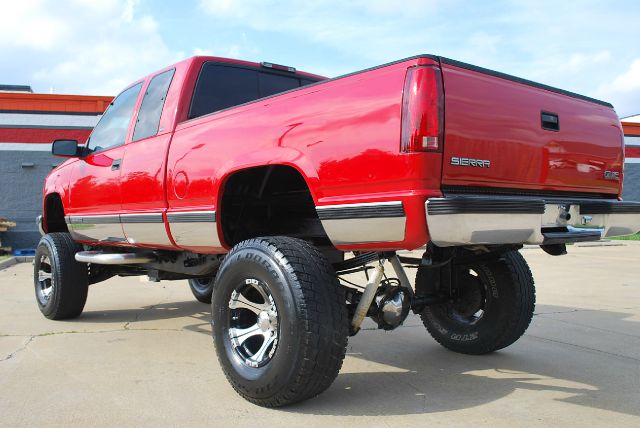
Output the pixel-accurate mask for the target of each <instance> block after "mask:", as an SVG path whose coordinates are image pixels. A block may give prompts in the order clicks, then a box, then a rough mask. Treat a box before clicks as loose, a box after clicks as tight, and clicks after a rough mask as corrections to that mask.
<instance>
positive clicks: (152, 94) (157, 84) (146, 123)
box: [133, 70, 175, 141]
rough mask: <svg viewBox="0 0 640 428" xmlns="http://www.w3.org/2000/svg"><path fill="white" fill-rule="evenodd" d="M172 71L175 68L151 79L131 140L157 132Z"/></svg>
mask: <svg viewBox="0 0 640 428" xmlns="http://www.w3.org/2000/svg"><path fill="white" fill-rule="evenodd" d="M174 72H175V70H169V71H165V72H164V73H161V74H158V75H157V76H155V77H154V78H153V79H151V82H150V83H149V86H148V87H147V91H146V92H145V94H144V98H143V100H142V105H141V106H140V111H139V112H138V119H137V121H136V128H135V131H133V141H137V140H141V139H143V138H147V137H151V136H154V135H156V134H157V133H158V126H159V125H160V116H161V115H162V107H163V106H164V100H165V98H166V97H167V92H168V91H169V85H171V79H173V73H174Z"/></svg>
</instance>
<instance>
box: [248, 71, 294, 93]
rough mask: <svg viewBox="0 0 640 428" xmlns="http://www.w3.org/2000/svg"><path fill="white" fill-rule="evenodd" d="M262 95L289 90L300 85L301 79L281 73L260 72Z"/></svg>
mask: <svg viewBox="0 0 640 428" xmlns="http://www.w3.org/2000/svg"><path fill="white" fill-rule="evenodd" d="M259 76H260V77H259V79H258V80H259V81H260V97H268V96H269V95H273V94H277V93H279V92H284V91H288V90H290V89H294V88H297V87H299V86H300V80H299V79H297V78H291V77H289V76H281V75H279V74H270V73H259Z"/></svg>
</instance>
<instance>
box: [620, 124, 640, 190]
mask: <svg viewBox="0 0 640 428" xmlns="http://www.w3.org/2000/svg"><path fill="white" fill-rule="evenodd" d="M622 129H623V131H624V145H625V163H624V187H623V190H622V199H624V200H627V201H640V123H635V122H625V121H624V120H623V121H622Z"/></svg>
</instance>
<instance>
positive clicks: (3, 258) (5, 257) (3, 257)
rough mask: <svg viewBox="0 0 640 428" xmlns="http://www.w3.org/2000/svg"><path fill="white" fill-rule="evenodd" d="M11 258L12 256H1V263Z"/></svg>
mask: <svg viewBox="0 0 640 428" xmlns="http://www.w3.org/2000/svg"><path fill="white" fill-rule="evenodd" d="M9 257H11V256H0V262H1V261H3V260H5V259H8V258H9Z"/></svg>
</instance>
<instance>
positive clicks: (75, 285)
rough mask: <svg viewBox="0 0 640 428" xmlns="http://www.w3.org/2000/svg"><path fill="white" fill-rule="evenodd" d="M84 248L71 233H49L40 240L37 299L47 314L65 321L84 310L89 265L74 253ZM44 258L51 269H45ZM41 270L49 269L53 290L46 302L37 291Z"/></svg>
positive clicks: (36, 286) (38, 285)
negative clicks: (76, 258)
mask: <svg viewBox="0 0 640 428" xmlns="http://www.w3.org/2000/svg"><path fill="white" fill-rule="evenodd" d="M81 250H82V247H81V246H80V245H78V244H77V243H76V242H75V241H74V240H73V239H72V238H71V235H69V234H68V233H49V234H47V235H44V236H43V237H42V239H40V242H39V243H38V247H37V249H36V255H35V258H34V263H33V269H34V286H35V292H36V302H37V303H38V307H39V308H40V312H42V314H43V315H44V316H45V317H47V318H49V319H52V320H62V319H68V318H75V317H77V316H78V315H80V314H81V313H82V310H83V309H84V304H85V302H86V301H87V293H88V288H89V280H88V270H87V265H86V264H85V263H79V262H77V261H76V260H75V254H76V253H77V252H78V251H81ZM44 260H48V261H49V262H50V263H49V266H50V269H46V266H47V264H46V263H45V262H44ZM41 268H42V269H41ZM41 270H43V271H44V270H50V283H49V284H51V288H52V289H51V291H50V292H49V293H48V299H47V300H46V301H45V300H44V297H43V295H42V294H40V295H39V294H38V293H39V288H40V282H39V272H41Z"/></svg>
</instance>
